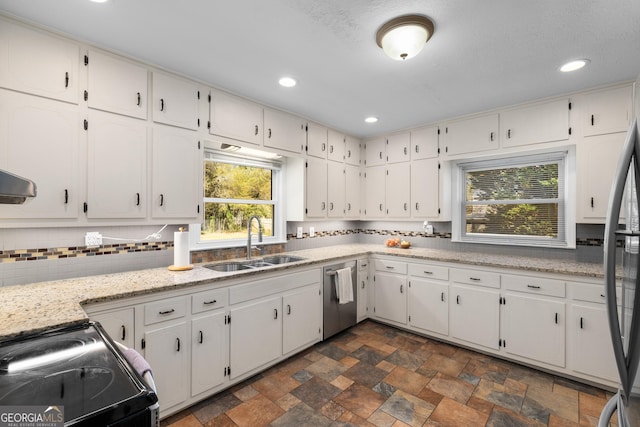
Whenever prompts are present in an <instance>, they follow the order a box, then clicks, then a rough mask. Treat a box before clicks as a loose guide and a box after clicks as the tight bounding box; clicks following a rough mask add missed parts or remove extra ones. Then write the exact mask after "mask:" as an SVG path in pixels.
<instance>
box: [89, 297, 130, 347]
mask: <svg viewBox="0 0 640 427" xmlns="http://www.w3.org/2000/svg"><path fill="white" fill-rule="evenodd" d="M91 320H94V321H96V322H99V323H100V325H101V326H102V328H103V329H104V330H105V332H106V333H107V334H108V335H109V336H110V337H111V338H112V339H113V340H114V341H116V342H119V343H120V344H122V345H124V346H126V347H129V348H131V347H133V346H134V343H135V337H134V335H133V331H134V309H133V307H129V308H122V309H117V310H110V311H105V312H102V313H100V314H99V315H95V316H91Z"/></svg>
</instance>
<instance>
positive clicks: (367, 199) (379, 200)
mask: <svg viewBox="0 0 640 427" xmlns="http://www.w3.org/2000/svg"><path fill="white" fill-rule="evenodd" d="M383 142H384V140H383ZM386 173H387V169H386V167H385V166H373V167H370V168H367V169H366V170H365V173H364V174H365V176H364V217H365V218H384V216H385V208H384V203H385V191H383V190H384V188H385V176H386Z"/></svg>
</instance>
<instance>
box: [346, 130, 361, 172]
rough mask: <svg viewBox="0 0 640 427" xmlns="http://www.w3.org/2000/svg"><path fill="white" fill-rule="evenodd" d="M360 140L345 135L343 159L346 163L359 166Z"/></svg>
mask: <svg viewBox="0 0 640 427" xmlns="http://www.w3.org/2000/svg"><path fill="white" fill-rule="evenodd" d="M360 146H361V143H360V140H359V139H357V138H354V137H352V136H349V135H347V136H345V150H344V161H345V163H347V164H348V165H354V166H360Z"/></svg>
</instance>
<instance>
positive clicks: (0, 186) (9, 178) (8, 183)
mask: <svg viewBox="0 0 640 427" xmlns="http://www.w3.org/2000/svg"><path fill="white" fill-rule="evenodd" d="M28 197H29V198H30V197H36V183H35V182H33V181H31V180H29V179H26V178H22V177H20V176H18V175H14V174H12V173H10V172H7V171H3V170H0V204H4V205H19V204H22V203H24V202H26V201H27V198H28Z"/></svg>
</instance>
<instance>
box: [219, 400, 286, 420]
mask: <svg viewBox="0 0 640 427" xmlns="http://www.w3.org/2000/svg"><path fill="white" fill-rule="evenodd" d="M283 413H284V411H283V410H282V408H280V407H279V406H278V405H276V404H275V403H273V402H272V401H270V400H269V399H267V398H266V397H264V396H261V395H258V396H256V397H254V398H253V399H250V400H247V401H246V402H244V403H242V404H240V405H238V406H236V407H235V408H233V409H230V410H229V411H227V412H226V414H227V416H228V417H229V418H230V419H231V420H232V421H233V422H234V423H236V424H237V425H238V426H240V427H245V426H246V427H260V426H267V425H269V423H271V422H272V421H273V420H275V419H276V418H278V417H279V416H281V415H282V414H283Z"/></svg>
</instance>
